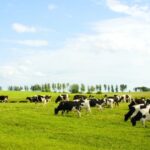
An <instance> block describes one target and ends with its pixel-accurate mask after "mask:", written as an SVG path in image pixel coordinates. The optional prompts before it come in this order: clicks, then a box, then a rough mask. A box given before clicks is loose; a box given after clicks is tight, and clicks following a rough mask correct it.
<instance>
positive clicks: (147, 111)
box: [131, 104, 150, 127]
mask: <svg viewBox="0 0 150 150" xmlns="http://www.w3.org/2000/svg"><path fill="white" fill-rule="evenodd" d="M140 120H141V121H142V124H143V127H145V122H146V121H147V120H148V121H150V104H148V105H144V106H141V108H140V110H139V111H138V112H137V114H136V115H135V116H133V117H132V118H131V123H132V126H135V125H136V122H137V121H140Z"/></svg>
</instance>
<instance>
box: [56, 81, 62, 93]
mask: <svg viewBox="0 0 150 150" xmlns="http://www.w3.org/2000/svg"><path fill="white" fill-rule="evenodd" d="M57 90H58V91H59V92H60V91H61V84H60V83H57Z"/></svg>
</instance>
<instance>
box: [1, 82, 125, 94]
mask: <svg viewBox="0 0 150 150" xmlns="http://www.w3.org/2000/svg"><path fill="white" fill-rule="evenodd" d="M0 90H2V87H1V86H0ZM7 90H9V91H41V92H70V93H102V92H119V91H121V92H124V91H126V90H127V85H126V84H120V85H115V86H114V85H108V84H103V85H102V84H96V85H85V84H83V83H82V84H77V83H74V84H70V83H52V84H50V83H45V84H34V85H31V86H27V85H25V86H16V85H15V86H13V85H10V86H8V88H7Z"/></svg>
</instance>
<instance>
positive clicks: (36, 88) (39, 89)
mask: <svg viewBox="0 0 150 150" xmlns="http://www.w3.org/2000/svg"><path fill="white" fill-rule="evenodd" d="M31 90H32V91H41V90H42V87H41V86H40V85H39V84H35V85H32V86H31Z"/></svg>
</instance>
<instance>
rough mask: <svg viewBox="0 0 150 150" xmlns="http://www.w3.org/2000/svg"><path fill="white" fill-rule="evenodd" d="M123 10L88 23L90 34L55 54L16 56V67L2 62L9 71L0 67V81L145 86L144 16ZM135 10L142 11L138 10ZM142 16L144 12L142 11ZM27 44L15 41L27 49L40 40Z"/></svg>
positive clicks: (149, 30)
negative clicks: (122, 15)
mask: <svg viewBox="0 0 150 150" xmlns="http://www.w3.org/2000/svg"><path fill="white" fill-rule="evenodd" d="M108 2H109V8H111V7H112V6H113V9H112V8H111V10H114V11H116V12H120V11H122V10H120V8H119V7H122V5H123V4H122V3H120V2H119V1H114V0H111V1H110V0H109V1H108ZM113 2H114V3H113ZM110 5H111V7H110ZM120 5H121V6H120ZM116 6H117V7H116ZM123 6H124V5H123ZM126 6H127V9H126V7H124V8H123V12H125V14H127V16H125V17H120V18H115V19H109V20H105V21H100V22H95V23H92V30H93V33H90V34H80V35H77V36H76V37H73V38H72V39H68V40H67V41H66V43H65V46H64V47H63V48H61V49H59V50H55V51H54V50H51V51H44V50H41V51H38V52H36V53H34V55H33V53H32V54H31V55H30V54H29V55H28V56H24V58H21V59H19V58H18V60H16V63H11V62H10V64H9V63H8V65H7V66H10V67H5V68H0V77H3V81H4V80H5V81H6V80H7V81H11V79H12V78H13V79H14V81H16V82H17V83H21V84H24V83H30V84H32V83H37V82H40V83H45V82H73V83H74V82H79V83H81V82H82V83H86V84H95V83H98V84H103V83H106V84H121V83H126V84H128V85H132V86H133V85H134V86H140V85H145V86H147V85H148V86H150V82H149V76H150V71H149V64H150V59H149V57H150V49H149V47H150V24H149V20H148V18H146V17H145V16H143V18H141V15H139V16H140V17H137V16H138V15H136V16H134V15H132V14H131V15H130V13H126V12H131V10H132V8H133V7H132V6H131V7H130V6H128V5H126ZM137 8H138V9H139V10H141V12H142V9H141V8H142V6H137ZM134 11H135V10H134ZM143 12H144V14H145V10H143ZM135 13H136V11H135ZM136 14H138V13H136ZM146 15H147V14H146ZM31 43H32V41H30V42H29V41H28V42H27V41H24V42H20V44H27V45H38V44H37V43H40V42H35V43H34V42H33V43H32V44H31ZM41 43H43V42H41ZM47 44H48V43H47V42H44V43H43V44H39V45H47ZM18 64H19V65H18ZM7 74H10V75H11V77H10V76H7Z"/></svg>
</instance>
